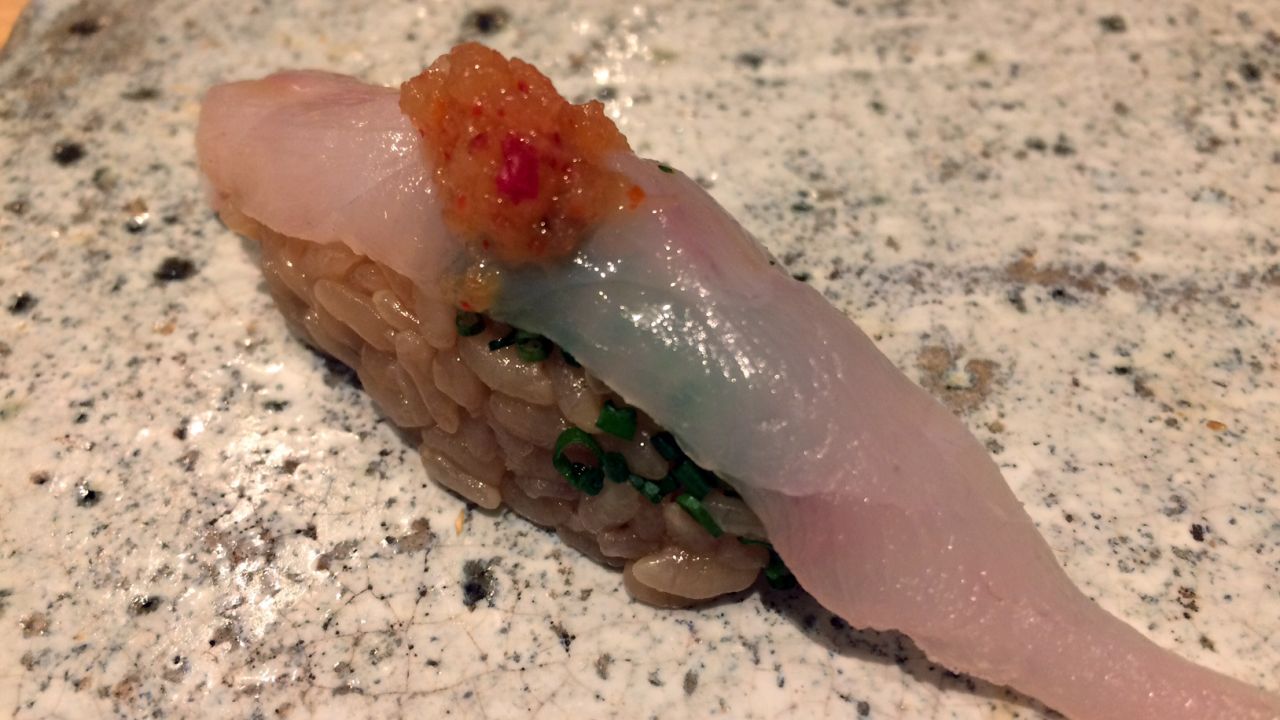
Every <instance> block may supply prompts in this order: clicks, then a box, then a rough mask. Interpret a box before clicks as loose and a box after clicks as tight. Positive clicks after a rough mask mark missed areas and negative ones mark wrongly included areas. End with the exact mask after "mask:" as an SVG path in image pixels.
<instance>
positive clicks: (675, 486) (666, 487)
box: [654, 475, 680, 496]
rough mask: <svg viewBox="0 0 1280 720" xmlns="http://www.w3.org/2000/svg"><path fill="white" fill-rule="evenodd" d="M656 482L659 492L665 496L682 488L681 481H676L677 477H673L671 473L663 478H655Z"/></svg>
mask: <svg viewBox="0 0 1280 720" xmlns="http://www.w3.org/2000/svg"><path fill="white" fill-rule="evenodd" d="M654 482H655V483H656V484H657V485H658V490H659V492H661V493H662V494H663V495H664V496H665V495H670V494H671V493H673V492H675V491H677V490H679V489H680V483H678V482H676V479H675V478H673V477H671V476H670V475H667V476H666V477H664V478H662V479H661V480H655V481H654Z"/></svg>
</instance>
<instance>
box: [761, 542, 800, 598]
mask: <svg viewBox="0 0 1280 720" xmlns="http://www.w3.org/2000/svg"><path fill="white" fill-rule="evenodd" d="M764 579H765V580H767V581H768V582H769V587H771V588H773V589H774V590H790V589H791V588H793V587H795V586H796V584H797V583H796V576H795V575H792V574H791V570H789V569H788V568H787V565H786V563H784V562H782V558H780V557H778V553H776V552H774V550H773V548H772V547H770V548H769V564H768V565H766V566H765V567H764Z"/></svg>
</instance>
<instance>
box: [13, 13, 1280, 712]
mask: <svg viewBox="0 0 1280 720" xmlns="http://www.w3.org/2000/svg"><path fill="white" fill-rule="evenodd" d="M353 5H355V4H354V3H346V2H338V1H336V0H334V1H331V2H320V1H312V2H300V3H266V2H261V3H257V4H254V3H188V2H177V1H163V0H162V1H160V2H124V1H123V0H120V1H117V2H92V1H85V2H80V3H72V2H42V1H40V0H37V2H35V4H34V5H33V6H32V7H31V8H30V9H29V10H28V11H27V13H26V15H25V17H24V19H23V20H22V22H21V24H20V25H19V27H18V29H17V31H16V33H15V35H14V37H13V40H12V41H11V43H10V44H9V46H8V47H7V48H5V50H4V51H3V54H2V55H0V118H2V123H0V156H2V157H3V163H4V166H3V173H0V203H3V211H2V212H0V296H2V299H3V310H0V467H2V468H3V472H2V474H0V508H3V510H2V514H0V647H3V648H4V650H3V651H0V711H2V712H4V713H12V714H13V715H14V716H15V717H23V718H27V717H31V718H36V717H68V718H71V717H107V716H122V717H126V716H127V717H141V716H156V717H160V716H165V717H175V716H182V717H186V716H192V715H208V716H236V717H289V718H298V717H432V716H439V715H443V714H450V715H452V716H455V717H485V718H504V717H527V716H537V717H547V718H550V717H566V716H579V717H591V718H607V717H619V718H636V717H691V718H696V717H708V716H723V717H732V718H767V717H792V716H794V717H815V716H817V717H840V718H849V717H875V718H897V717H922V718H986V717H1011V716H1016V717H1039V716H1040V715H1041V714H1042V713H1043V712H1044V711H1043V709H1042V708H1040V707H1039V706H1038V705H1036V704H1035V703H1033V702H1031V701H1028V700H1025V699H1023V698H1019V697H1016V696H1012V695H1009V694H1007V693H1005V692H1003V691H1001V690H1000V689H998V688H993V687H991V686H989V685H986V684H984V683H981V682H974V681H972V680H970V679H968V678H964V677H956V676H953V675H950V674H947V673H945V672H942V671H940V670H939V669H937V668H935V667H933V666H932V665H930V664H929V663H928V662H927V661H926V660H925V659H923V658H922V657H921V656H920V654H919V652H918V651H916V650H915V649H914V648H913V647H912V646H911V644H910V643H909V642H908V641H906V640H905V639H904V638H902V637H900V636H897V635H894V634H891V633H888V634H886V633H876V632H864V631H859V630H855V629H851V628H849V627H846V626H845V624H844V623H842V622H841V621H839V620H838V619H835V618H833V617H832V616H831V615H830V614H828V613H826V612H824V611H823V610H821V609H820V608H819V607H817V606H816V605H815V604H814V603H813V602H812V601H811V600H808V599H807V598H805V597H804V596H802V595H798V594H786V593H783V594H778V593H773V592H770V591H768V590H767V589H757V590H754V591H752V592H748V593H745V594H743V595H742V596H741V597H737V598H734V599H733V600H732V601H730V602H721V603H718V604H715V605H712V606H710V607H706V608H702V609H700V610H696V611H685V612H666V611H657V610H653V609H651V608H647V607H643V606H639V605H635V604H633V603H631V602H629V601H628V599H627V596H626V594H625V593H624V592H623V591H622V590H621V588H620V579H619V576H618V575H617V574H616V573H613V572H611V571H608V570H605V569H602V568H600V567H598V566H596V565H594V564H592V563H591V562H589V561H586V560H584V559H583V558H581V557H579V556H578V555H577V554H576V553H574V552H572V551H570V550H567V549H566V548H562V547H561V546H560V545H559V543H558V542H557V541H556V540H555V538H554V537H553V536H550V535H548V534H546V533H544V532H541V531H539V530H537V529H536V528H534V527H533V526H531V525H529V524H528V523H526V522H524V521H522V520H519V519H517V518H514V517H511V516H507V515H503V514H485V513H481V512H472V511H469V510H466V509H464V508H463V505H462V503H461V502H460V501H458V500H457V499H456V498H455V497H453V496H450V495H449V494H447V493H446V492H444V491H442V490H441V489H439V488H438V487H436V486H435V485H433V484H432V483H431V482H429V481H428V480H427V478H426V477H425V476H424V474H423V470H422V468H421V467H420V465H419V462H418V460H417V458H416V456H415V454H414V453H413V452H412V451H411V449H410V448H409V447H407V446H406V445H405V443H404V442H402V441H401V439H400V438H399V437H397V435H396V434H395V433H394V432H392V430H391V429H390V428H389V427H388V425H387V424H386V423H385V422H383V421H382V420H380V419H379V417H378V415H377V413H376V412H375V411H374V410H373V409H372V407H371V405H370V403H369V402H368V400H367V399H366V398H365V397H364V396H363V395H362V394H361V393H360V392H358V391H357V390H355V389H354V388H353V387H352V386H351V384H350V382H349V378H348V376H347V375H346V374H345V373H344V372H343V371H342V369H341V368H339V367H335V366H333V365H331V364H326V363H325V362H323V361H322V360H320V359H319V358H317V357H316V356H315V355H313V354H312V353H310V352H308V351H307V350H305V349H304V348H303V347H302V345H300V344H299V343H298V342H296V341H294V340H292V339H291V338H290V337H289V336H288V334H287V333H286V330H285V327H284V324H283V322H282V321H281V319H280V318H279V317H278V316H277V314H276V313H275V311H274V309H273V308H272V306H271V303H270V301H269V299H268V297H267V294H266V292H265V291H264V289H263V287H262V285H261V283H260V281H259V277H258V274H257V272H256V271H255V269H254V266H253V262H252V258H251V257H250V255H249V253H248V252H247V251H246V249H245V247H244V246H243V245H242V244H241V243H240V242H239V241H237V240H236V238H235V237H233V236H232V235H231V234H229V233H228V232H227V231H226V230H225V229H224V228H222V227H221V226H220V225H219V224H218V223H217V222H216V221H215V220H214V218H213V217H212V215H211V213H210V212H209V211H208V209H207V208H206V206H205V205H204V202H203V199H202V195H201V188H200V183H199V180H198V177H197V174H196V170H195V162H194V152H193V148H192V130H193V126H194V124H195V119H196V112H197V109H198V102H199V98H200V94H201V92H202V91H203V90H204V89H205V88H206V87H208V86H209V85H210V84H212V83H215V82H218V81H221V80H226V79H232V78H240V77H247V76H254V75H260V74H263V73H266V72H268V71H270V70H273V69H276V68H279V67H282V66H313V67H321V68H327V69H332V70H338V71H342V72H348V73H354V74H356V75H359V76H362V77H364V78H367V79H370V80H375V81H381V82H385V83H394V82H397V81H399V80H401V79H403V78H405V77H407V76H408V75H410V74H411V73H414V72H416V71H417V70H418V69H420V67H421V66H422V65H424V64H425V63H426V62H428V61H429V60H430V59H431V58H433V57H434V56H435V55H437V54H438V53H440V52H441V51H443V50H444V49H446V48H447V47H448V46H449V45H450V44H451V43H453V42H455V41H457V40H458V39H460V38H466V37H483V39H484V40H485V41H486V42H489V43H491V44H493V45H495V46H496V47H498V48H499V49H501V50H503V51H506V52H511V53H516V54H519V55H521V56H523V57H525V58H527V59H529V60H531V61H533V62H535V63H536V64H537V65H539V66H540V67H542V68H543V69H544V70H545V71H546V72H548V73H549V74H550V75H551V76H552V77H553V78H554V79H555V81H556V82H557V83H558V84H559V86H560V87H561V89H562V90H564V91H565V93H566V94H567V95H569V96H570V97H577V98H585V97H591V96H595V97H599V98H601V99H603V100H605V101H606V103H607V106H608V109H609V112H610V113H611V114H612V115H614V116H615V117H617V118H618V119H619V121H620V124H621V125H622V127H623V129H624V130H625V131H626V132H627V133H628V134H629V136H630V137H631V140H632V142H633V144H634V145H636V146H637V148H638V149H639V151H640V152H642V153H643V154H646V155H649V156H653V157H658V158H664V159H669V160H672V161H676V162H678V163H679V164H680V165H681V167H683V168H685V169H688V170H689V171H690V172H691V173H693V174H696V175H698V176H699V177H700V178H701V179H702V180H703V181H704V182H705V183H706V184H707V185H708V186H709V187H710V188H711V191H712V192H713V193H714V194H715V195H716V196H717V197H718V198H719V199H720V200H721V202H723V203H724V204H725V205H726V206H728V207H729V208H730V210H732V211H733V212H734V213H735V214H736V215H737V216H738V217H740V218H741V219H742V220H743V222H744V223H745V224H746V225H747V226H748V227H749V228H751V229H752V230H753V231H754V232H755V233H756V234H757V235H759V237H761V238H762V239H763V240H764V242H765V243H766V244H768V245H769V247H770V248H771V249H772V250H773V252H774V253H775V254H776V255H777V256H778V257H779V258H782V259H783V260H784V261H785V263H786V264H787V265H788V266H790V268H791V270H792V272H794V273H795V274H796V275H797V276H799V277H801V278H804V279H806V280H807V281H809V282H812V283H813V284H814V285H815V286H817V287H819V288H820V289H822V290H823V291H824V292H825V293H827V295H828V296H829V297H830V298H831V299H832V300H833V301H834V302H836V303H838V304H839V305H840V306H841V307H843V308H845V309H846V310H847V311H848V312H849V313H850V314H852V315H853V316H855V317H856V318H857V319H858V321H859V322H860V323H861V324H862V326H863V327H864V328H866V329H867V330H868V331H869V332H871V333H872V334H873V335H874V336H875V337H876V339H877V341H878V342H879V343H880V345H881V347H883V348H884V349H885V351H886V352H887V353H888V354H889V356H890V357H892V358H893V359H894V360H895V361H896V362H898V363H899V365H901V366H902V367H904V368H907V369H908V371H909V372H911V373H913V374H914V376H915V377H916V378H917V379H918V380H919V381H920V382H921V383H922V384H924V385H925V386H926V387H928V388H929V389H930V390H932V391H933V392H934V393H936V394H937V395H939V396H941V397H942V398H943V399H944V400H946V401H947V402H948V403H949V404H950V405H951V407H952V408H954V409H955V411H956V412H958V413H961V414H962V415H963V416H964V417H965V419H966V420H967V422H968V423H969V425H970V427H972V428H973V430H974V432H975V433H977V434H978V435H979V437H981V438H982V439H983V440H984V441H985V442H986V443H987V445H988V447H989V448H990V449H991V452H992V453H994V454H995V457H996V458H997V460H998V461H999V462H1000V463H1001V464H1002V465H1003V467H1004V471H1005V474H1006V477H1007V478H1008V479H1009V481H1010V483H1011V484H1012V486H1013V488H1014V490H1015V491H1016V492H1017V494H1018V496H1019V497H1020V498H1022V499H1023V501H1024V502H1025V503H1026V504H1027V507H1028V510H1029V511H1030V513H1031V515H1032V516H1033V517H1034V518H1035V520H1036V521H1037V523H1038V524H1039V526H1040V528H1041V530H1042V532H1043V533H1044V534H1045V536H1046V537H1047V538H1048V539H1049V541H1050V543H1051V544H1052V546H1053V548H1054V550H1055V551H1056V552H1057V554H1058V557H1059V558H1060V559H1061V561H1062V562H1063V564H1064V565H1065V566H1066V567H1067V570H1068V572H1069V573H1070V574H1071V575H1072V577H1073V578H1074V579H1075V580H1076V581H1077V582H1078V583H1079V584H1080V585H1081V586H1083V587H1084V588H1085V589H1086V590H1087V591H1088V592H1089V594H1091V595H1092V596H1094V597H1096V598H1097V600H1098V602H1100V603H1102V604H1103V605H1104V606H1106V607H1107V608H1108V609H1110V610H1111V611H1112V612H1114V613H1116V614H1118V615H1120V616H1121V617H1124V618H1126V619H1127V620H1128V621H1129V622H1130V623H1132V624H1134V625H1135V626H1137V627H1139V628H1141V629H1142V630H1143V631H1144V632H1146V633H1147V634H1148V635H1150V636H1151V637H1153V638H1154V639H1155V640H1156V641H1157V642H1158V643H1160V644H1162V645H1165V646H1168V647H1172V648H1175V649H1176V650H1177V651H1178V652H1180V653H1182V654H1183V655H1185V656H1187V657H1190V658H1192V659H1194V660H1196V661H1198V662H1201V663H1205V664H1209V665H1212V666H1214V667H1216V668H1218V669H1220V670H1222V671H1224V672H1227V673H1230V674H1232V675H1235V676H1237V677H1240V678H1242V679H1245V680H1247V681H1249V682H1252V683H1255V684H1258V685H1262V686H1266V687H1269V688H1271V689H1272V690H1276V689H1280V680H1278V679H1277V678H1280V612H1278V611H1277V610H1278V607H1280V601H1278V600H1277V597H1278V594H1280V529H1278V528H1280V497H1277V492H1278V488H1277V482H1278V480H1277V468H1278V467H1280V460H1278V457H1277V453H1278V448H1280V437H1278V436H1277V432H1278V429H1280V402H1278V400H1280V392H1278V390H1277V377H1278V375H1280V368H1278V367H1277V359H1276V358H1277V351H1278V345H1280V250H1278V248H1277V242H1278V237H1280V233H1278V226H1280V211H1278V210H1277V208H1278V207H1280V198H1277V192H1280V187H1278V186H1280V172H1278V171H1277V168H1278V167H1280V135H1278V130H1277V128H1280V122H1278V119H1277V116H1276V115H1277V110H1276V92H1277V90H1276V89H1277V87H1280V76H1278V72H1280V54H1278V53H1280V37H1278V36H1277V34H1276V33H1277V31H1280V6H1277V5H1276V3H1274V2H1268V0H1240V1H1239V2H1235V3H1232V4H1230V5H1228V4H1226V3H1219V2H1203V3H1183V4H1175V5H1171V6H1168V7H1167V8H1166V7H1165V4H1162V3H1150V4H1143V5H1144V7H1143V8H1141V9H1139V7H1138V5H1139V4H1138V3H1123V4H1122V5H1123V6H1129V7H1128V9H1126V10H1125V11H1124V12H1125V13H1126V14H1125V15H1123V16H1117V15H1114V12H1115V7H1116V5H1114V4H1105V3H1098V2H1090V1H1089V0H1086V1H1085V2H1083V3H1056V2H1047V1H1046V2H1027V3H1004V2H995V1H990V2H966V3H944V2H930V1H928V0H921V1H919V2H911V1H909V0H895V1H886V2H880V1H876V2H862V1H860V0H837V1H836V2H819V1H816V0H815V1H813V2H800V3H788V4H787V6H786V9H783V8H784V6H783V5H782V4H776V5H775V4H770V3H749V2H741V3H727V2H726V3H716V4H711V3H707V4H701V5H696V4H692V3H682V2H669V3H654V4H649V5H636V4H630V3H626V4H624V3H599V2H587V1H586V0H579V1H576V2H568V3H550V2H546V3H536V4H535V3H525V2H521V3H518V4H517V3H512V4H510V5H509V6H508V7H507V9H505V10H503V9H491V10H488V11H486V12H476V11H477V10H478V9H479V8H476V7H468V6H464V5H462V4H460V3H435V2H433V3H422V4H417V3H413V2H407V3H395V4H384V6H382V7H379V8H377V9H376V10H374V9H371V10H356V9H353V8H352V6H353ZM1018 5H1021V6H1022V7H1021V8H1017V7H1015V6H1018ZM1197 7H1198V9H1197ZM851 411H853V410H852V409H851ZM850 552H857V548H850Z"/></svg>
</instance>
